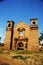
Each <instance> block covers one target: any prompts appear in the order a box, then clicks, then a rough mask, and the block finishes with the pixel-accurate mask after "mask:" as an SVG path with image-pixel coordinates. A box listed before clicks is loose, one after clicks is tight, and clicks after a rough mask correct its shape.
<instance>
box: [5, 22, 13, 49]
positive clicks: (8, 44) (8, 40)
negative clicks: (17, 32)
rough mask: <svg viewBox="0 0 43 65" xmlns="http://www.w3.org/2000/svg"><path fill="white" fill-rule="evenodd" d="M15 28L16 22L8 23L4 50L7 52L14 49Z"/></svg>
mask: <svg viewBox="0 0 43 65" xmlns="http://www.w3.org/2000/svg"><path fill="white" fill-rule="evenodd" d="M13 28H14V22H13V21H7V27H6V37H5V45H4V49H7V50H10V49H12V38H13Z"/></svg>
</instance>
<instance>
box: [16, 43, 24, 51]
mask: <svg viewBox="0 0 43 65" xmlns="http://www.w3.org/2000/svg"><path fill="white" fill-rule="evenodd" d="M17 50H24V45H23V43H22V42H19V43H18V45H17Z"/></svg>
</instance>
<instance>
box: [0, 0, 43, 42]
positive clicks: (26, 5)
mask: <svg viewBox="0 0 43 65" xmlns="http://www.w3.org/2000/svg"><path fill="white" fill-rule="evenodd" d="M31 18H38V26H39V34H40V32H41V31H42V30H43V0H3V1H2V2H0V36H1V37H2V40H1V42H4V39H5V33H6V25H7V21H8V20H13V21H15V25H16V24H17V23H18V22H20V21H21V20H22V21H24V22H25V23H26V24H28V25H29V24H30V19H31Z"/></svg>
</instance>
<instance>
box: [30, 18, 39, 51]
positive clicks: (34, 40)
mask: <svg viewBox="0 0 43 65" xmlns="http://www.w3.org/2000/svg"><path fill="white" fill-rule="evenodd" d="M30 43H31V50H32V51H39V39H38V19H37V18H33V19H30Z"/></svg>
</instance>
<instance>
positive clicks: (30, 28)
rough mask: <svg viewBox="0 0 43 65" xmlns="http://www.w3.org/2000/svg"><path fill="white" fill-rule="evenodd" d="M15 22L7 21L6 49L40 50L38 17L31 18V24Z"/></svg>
mask: <svg viewBox="0 0 43 65" xmlns="http://www.w3.org/2000/svg"><path fill="white" fill-rule="evenodd" d="M14 24H15V23H14V22H13V21H8V22H7V27H6V36H5V45H4V49H6V50H10V49H13V50H26V51H29V50H31V51H39V39H38V19H36V18H33V19H30V25H27V24H25V23H24V22H22V21H21V22H19V23H18V24H17V25H16V26H14Z"/></svg>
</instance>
